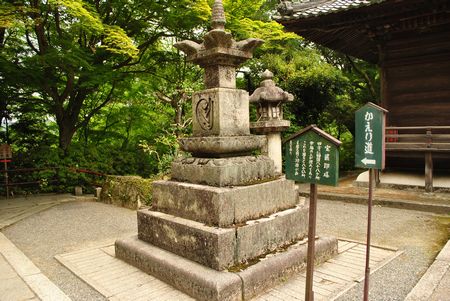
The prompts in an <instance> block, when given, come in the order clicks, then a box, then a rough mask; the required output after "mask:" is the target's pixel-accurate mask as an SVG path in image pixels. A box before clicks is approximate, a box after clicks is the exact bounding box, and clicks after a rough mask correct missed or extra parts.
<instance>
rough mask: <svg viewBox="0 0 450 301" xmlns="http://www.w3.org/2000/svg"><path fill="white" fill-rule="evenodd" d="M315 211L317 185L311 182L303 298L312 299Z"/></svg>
mask: <svg viewBox="0 0 450 301" xmlns="http://www.w3.org/2000/svg"><path fill="white" fill-rule="evenodd" d="M316 212H317V185H316V184H311V188H310V194H309V227H308V229H309V231H308V260H307V265H306V289H305V300H306V301H314V291H313V277H314V275H313V274H314V258H315V240H316Z"/></svg>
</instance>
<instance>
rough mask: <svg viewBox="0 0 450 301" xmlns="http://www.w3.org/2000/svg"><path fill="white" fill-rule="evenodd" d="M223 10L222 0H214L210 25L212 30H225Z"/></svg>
mask: <svg viewBox="0 0 450 301" xmlns="http://www.w3.org/2000/svg"><path fill="white" fill-rule="evenodd" d="M226 23H227V21H226V18H225V10H224V8H223V3H222V0H216V1H215V2H214V5H213V8H212V18H211V25H212V28H213V29H221V30H225V24H226Z"/></svg>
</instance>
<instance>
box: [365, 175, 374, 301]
mask: <svg viewBox="0 0 450 301" xmlns="http://www.w3.org/2000/svg"><path fill="white" fill-rule="evenodd" d="M374 171H375V170H374V169H372V168H371V169H369V201H368V206H369V210H368V216H367V245H366V272H365V279H364V301H368V300H369V277H370V265H369V264H370V236H371V230H372V199H373V182H374Z"/></svg>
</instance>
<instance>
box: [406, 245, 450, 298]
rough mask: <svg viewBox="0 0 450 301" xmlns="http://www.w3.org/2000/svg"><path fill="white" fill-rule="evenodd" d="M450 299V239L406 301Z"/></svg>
mask: <svg viewBox="0 0 450 301" xmlns="http://www.w3.org/2000/svg"><path fill="white" fill-rule="evenodd" d="M422 300H423V301H425V300H427V301H447V300H450V240H449V241H448V242H447V244H446V245H445V247H444V248H443V249H442V251H441V252H440V253H439V255H438V256H437V257H436V260H435V261H434V263H433V264H432V265H431V266H430V268H429V269H428V270H427V272H426V273H425V274H424V275H423V277H422V278H421V279H420V281H419V282H418V283H417V285H416V286H415V287H414V289H413V290H412V291H411V292H410V293H409V294H408V296H407V297H406V299H405V301H422Z"/></svg>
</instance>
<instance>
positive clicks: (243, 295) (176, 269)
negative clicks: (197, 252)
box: [115, 236, 338, 301]
mask: <svg viewBox="0 0 450 301" xmlns="http://www.w3.org/2000/svg"><path fill="white" fill-rule="evenodd" d="M315 243H316V246H315V247H316V264H319V263H322V262H324V261H326V260H328V259H330V258H331V257H333V256H335V255H336V254H337V251H338V242H337V239H336V238H318V239H316V242H315ZM115 254H116V257H117V258H120V259H122V260H124V261H125V262H127V263H129V264H131V265H133V266H135V267H137V268H139V269H141V270H143V271H144V272H146V273H148V274H150V275H153V276H154V277H156V278H158V279H160V280H162V281H164V282H166V283H168V284H170V285H172V286H174V287H175V288H176V289H178V290H180V291H182V292H184V293H186V294H188V295H190V296H192V297H194V298H196V299H197V300H205V301H206V300H208V301H224V300H233V301H234V300H250V299H251V298H253V297H255V296H257V295H259V294H261V293H262V292H264V291H266V290H267V289H269V288H271V287H274V286H276V285H277V284H279V283H281V282H282V281H286V280H287V279H288V278H289V277H291V276H293V275H294V274H295V273H297V272H298V271H300V270H302V269H304V268H305V266H306V258H307V242H306V241H301V242H299V243H296V244H295V245H292V246H290V247H289V248H287V249H286V250H283V251H282V252H280V253H275V254H270V255H267V256H265V257H264V258H260V261H259V262H257V263H255V264H254V265H251V266H249V267H247V268H244V269H243V270H242V271H239V272H228V271H216V270H214V269H211V268H208V267H206V266H203V265H201V264H198V263H196V262H194V261H191V260H189V259H186V258H184V257H181V256H178V255H176V254H173V253H171V252H169V251H166V250H163V249H160V248H158V247H156V246H154V245H151V244H149V243H146V242H144V241H142V240H139V239H138V238H137V236H134V237H130V238H126V239H121V240H118V241H116V244H115Z"/></svg>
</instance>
